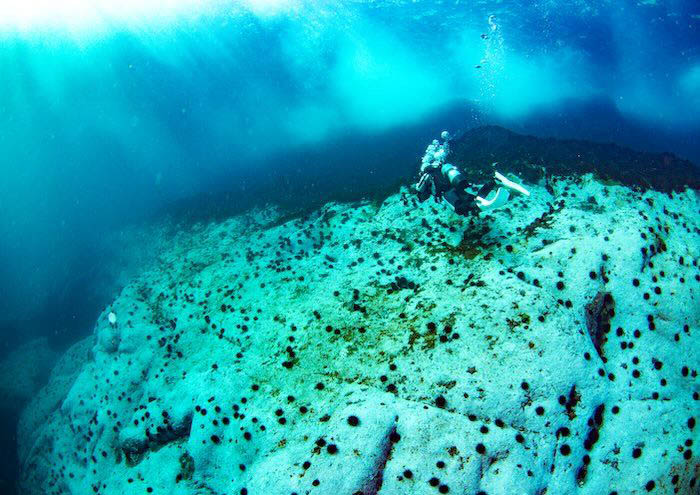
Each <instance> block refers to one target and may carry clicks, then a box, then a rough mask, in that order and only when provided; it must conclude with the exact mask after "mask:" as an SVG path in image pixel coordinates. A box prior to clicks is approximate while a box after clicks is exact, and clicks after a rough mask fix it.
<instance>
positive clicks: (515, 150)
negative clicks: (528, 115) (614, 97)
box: [448, 126, 700, 192]
mask: <svg viewBox="0 0 700 495" xmlns="http://www.w3.org/2000/svg"><path fill="white" fill-rule="evenodd" d="M448 160H449V161H450V162H451V163H454V164H455V165H457V166H459V167H460V168H462V170H464V171H465V172H466V173H467V174H468V175H469V176H470V178H471V179H472V180H475V181H477V180H483V179H484V178H485V177H486V176H488V175H490V174H492V173H493V167H491V164H492V163H494V162H499V163H500V164H501V165H500V166H499V167H498V169H499V171H500V172H503V173H508V172H512V173H515V174H517V175H519V176H520V177H521V178H523V179H524V180H525V181H528V182H536V181H538V180H539V179H540V178H542V177H543V176H544V174H545V173H546V174H547V176H553V175H554V176H576V175H582V174H586V173H593V174H595V175H596V176H597V177H598V178H600V179H602V180H604V181H612V182H618V183H621V184H624V185H626V186H630V187H635V188H638V189H642V190H646V189H655V190H658V191H663V192H671V191H682V190H683V189H684V188H685V187H686V186H688V187H690V188H693V189H700V170H699V169H698V168H697V167H696V166H694V165H693V164H692V163H691V162H689V161H688V160H683V159H681V158H678V157H677V156H675V155H673V154H672V153H647V152H639V151H634V150H631V149H629V148H624V147H622V146H618V145H616V144H612V143H595V142H590V141H579V140H561V139H554V138H538V137H534V136H525V135H522V134H516V133H515V132H512V131H509V130H507V129H504V128H503V127H498V126H484V127H477V128H475V129H470V130H468V131H466V132H464V133H463V134H461V135H460V136H458V137H457V138H455V139H454V140H453V141H452V143H451V153H450V157H449V159H448ZM545 170H546V172H545Z"/></svg>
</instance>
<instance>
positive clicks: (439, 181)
mask: <svg viewBox="0 0 700 495" xmlns="http://www.w3.org/2000/svg"><path fill="white" fill-rule="evenodd" d="M453 171H454V172H453ZM451 172H453V173H451ZM450 179H452V180H450ZM496 185H497V184H496V182H495V181H494V180H489V181H488V182H487V183H486V184H484V185H482V186H476V185H474V184H471V183H470V182H469V181H467V179H466V178H465V177H464V175H463V174H461V173H460V172H459V170H458V169H457V168H456V167H454V166H452V169H449V170H448V172H447V173H445V172H443V170H442V169H440V168H434V167H428V168H426V169H425V170H424V171H423V172H422V174H421V176H420V179H419V180H418V183H417V184H416V190H417V192H418V201H420V202H421V203H422V202H423V201H425V200H426V199H428V198H429V197H430V196H433V197H434V198H435V200H436V201H440V200H441V199H444V200H445V201H447V203H448V204H449V205H450V206H452V208H453V209H454V211H455V213H457V214H458V215H463V216H469V215H471V214H477V213H478V212H479V211H480V210H479V207H478V205H477V202H476V197H477V196H481V197H484V198H485V197H486V196H487V195H488V193H489V192H491V191H492V190H493V189H494V188H495V187H496ZM477 187H478V190H477Z"/></svg>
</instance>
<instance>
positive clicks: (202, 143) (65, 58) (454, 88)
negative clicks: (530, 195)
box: [0, 1, 700, 347]
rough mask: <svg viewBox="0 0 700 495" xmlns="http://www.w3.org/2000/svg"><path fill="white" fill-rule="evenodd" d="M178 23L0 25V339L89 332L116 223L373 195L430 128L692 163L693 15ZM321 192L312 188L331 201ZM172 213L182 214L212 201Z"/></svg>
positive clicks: (296, 16)
mask: <svg viewBox="0 0 700 495" xmlns="http://www.w3.org/2000/svg"><path fill="white" fill-rule="evenodd" d="M258 4H259V2H257V3H256V5H258ZM180 14H181V15H177V16H175V17H174V18H172V19H169V20H167V21H164V20H162V19H159V18H153V19H149V18H148V17H147V16H145V17H144V16H141V18H140V19H139V21H138V22H135V23H131V22H124V21H123V20H117V21H113V22H112V23H110V24H108V25H107V27H105V26H101V27H100V28H99V29H97V28H92V27H90V26H82V27H79V28H75V27H74V28H73V30H72V31H71V32H63V31H61V26H60V23H59V24H57V25H53V26H51V27H50V28H47V27H46V26H43V25H42V26H36V27H31V26H30V27H25V28H23V29H21V30H15V29H13V28H12V26H8V25H3V28H2V31H0V74H1V76H0V166H1V167H2V168H1V171H2V181H1V182H0V252H2V257H3V262H2V263H1V264H0V287H2V298H1V299H0V325H1V326H2V334H3V335H4V336H5V339H6V341H7V342H10V341H16V340H18V339H23V338H26V337H27V336H29V335H35V334H49V335H52V336H53V337H54V338H56V339H57V340H66V341H69V340H71V339H73V338H74V336H75V335H76V334H85V333H87V332H88V331H89V330H90V327H91V323H92V320H93V318H94V316H95V314H96V312H97V311H99V309H100V308H101V307H102V306H103V305H104V304H105V302H106V300H107V299H108V298H109V297H111V296H112V295H113V294H112V293H111V292H110V291H113V290H115V287H114V286H113V285H110V283H109V281H105V277H107V275H105V270H104V266H105V265H107V264H109V263H110V262H111V260H110V259H105V258H104V256H108V254H105V253H108V251H105V249H104V248H105V247H104V245H103V243H104V239H105V238H106V236H107V235H108V234H110V233H114V232H115V231H118V230H119V229H120V228H121V227H122V226H123V225H125V224H127V223H129V222H132V221H138V220H141V219H144V218H150V217H152V216H153V215H154V214H157V213H159V212H163V211H167V209H168V205H171V204H172V203H173V202H178V201H182V200H183V199H186V198H191V197H202V196H203V195H204V196H206V195H208V194H211V193H218V192H222V191H234V192H235V193H236V195H237V197H239V198H240V200H241V202H242V203H241V204H243V203H244V200H245V191H246V190H250V189H251V187H250V185H251V182H252V183H254V185H255V186H256V187H254V188H252V189H255V191H256V198H258V199H261V200H263V201H266V200H269V201H275V199H276V196H277V194H278V191H277V189H276V187H275V184H279V182H280V181H284V180H292V179H285V178H286V177H287V178H288V177H293V180H296V181H299V183H300V184H302V186H300V187H304V186H303V185H304V184H305V183H306V184H314V183H316V182H317V180H316V179H317V177H318V176H320V175H319V174H321V175H324V176H329V175H330V176H331V177H334V176H337V177H338V178H339V181H340V180H341V178H342V180H343V181H347V180H348V177H351V176H352V174H353V169H354V168H356V167H376V168H377V170H381V173H377V175H376V180H377V184H385V183H389V182H391V181H394V180H395V179H396V178H397V177H399V176H402V175H405V171H406V164H407V163H409V164H410V165H411V166H412V164H413V161H416V160H417V159H418V157H419V156H420V153H421V151H422V148H423V147H424V144H425V141H426V140H428V139H430V138H431V137H432V135H433V134H434V133H436V132H437V131H439V130H440V129H441V128H442V127H445V128H450V129H451V130H457V129H459V128H467V127H470V126H474V125H479V124H484V123H501V124H504V125H507V126H508V127H510V128H512V129H514V130H516V131H525V132H530V133H536V134H541V135H555V136H568V137H581V138H591V139H595V140H603V141H616V142H619V143H621V144H627V145H630V146H633V147H635V148H638V149H650V150H667V151H672V152H675V153H677V154H680V155H682V156H684V157H687V158H690V159H692V160H694V161H696V162H700V146H699V145H698V139H697V136H698V130H699V129H700V122H699V121H698V118H697V115H698V112H699V111H700V48H699V47H700V43H699V37H698V26H699V25H700V18H699V16H700V8H699V7H698V4H697V2H690V1H686V2H683V1H658V2H656V3H654V4H652V3H650V2H641V4H639V3H638V2H633V1H623V2H612V1H609V2H605V1H595V2H584V1H566V2H564V1H559V2H558V1H552V2H501V3H499V4H497V5H496V4H491V3H490V2H481V3H478V4H477V5H474V4H473V2H459V1H450V2H421V1H419V2H332V3H331V2H326V3H319V2H298V3H295V2H282V6H281V7H280V8H279V9H272V10H270V11H264V12H263V13H262V14H261V11H260V10H259V9H256V10H254V11H250V10H248V9H247V8H246V7H245V5H244V6H243V7H242V8H227V9H222V8H220V7H215V6H211V5H210V6H208V7H206V8H205V10H203V11H202V12H200V14H201V16H198V17H193V16H192V15H190V14H192V12H181V13H180ZM477 66H479V67H478V68H477ZM358 139H359V140H360V141H358ZM358 142H361V143H362V148H360V149H358V148H357V143H358ZM319 149H322V150H325V153H324V154H320V155H319V154H316V155H313V154H308V153H306V152H305V150H310V151H317V150H319ZM289 150H295V152H294V153H293V154H289V153H288V151H289ZM346 150H352V159H347V156H348V153H347V152H346ZM273 157H275V158H274V159H273ZM305 157H306V158H305ZM321 157H322V159H323V160H324V161H325V163H323V164H319V163H309V161H310V160H312V159H314V160H318V159H321ZM262 164H264V166H263V165H262ZM347 183H349V184H352V188H355V190H354V192H355V193H358V194H361V193H362V191H358V190H357V188H359V187H360V186H358V185H356V184H353V183H352V181H351V180H350V181H349V182H347ZM325 184H328V180H326V181H325ZM337 186H338V188H333V187H329V188H328V189H327V190H326V191H316V194H317V195H320V196H323V194H324V193H325V194H326V196H327V197H333V194H334V193H335V192H336V189H343V188H345V189H347V188H348V187H349V186H347V185H346V184H343V183H340V182H339V183H338V184H337ZM261 190H262V191H263V194H260V191H261ZM187 204H189V205H190V206H189V207H190V208H197V206H193V205H200V206H199V207H201V208H203V210H202V211H198V212H195V213H197V215H196V216H199V217H206V215H207V211H206V210H204V208H209V207H211V205H209V204H208V203H207V202H206V201H205V202H201V203H197V202H190V203H187ZM205 205H206V206H205ZM190 213H192V212H190ZM66 335H67V336H66ZM11 345H12V344H9V343H6V344H5V346H6V347H7V346H11Z"/></svg>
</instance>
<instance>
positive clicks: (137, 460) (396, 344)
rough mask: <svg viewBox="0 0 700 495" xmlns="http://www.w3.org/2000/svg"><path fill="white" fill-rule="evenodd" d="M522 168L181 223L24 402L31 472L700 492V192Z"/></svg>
mask: <svg viewBox="0 0 700 495" xmlns="http://www.w3.org/2000/svg"><path fill="white" fill-rule="evenodd" d="M528 187H529V189H530V191H531V193H532V194H531V197H530V198H529V199H528V200H527V201H525V200H524V199H522V198H519V199H517V200H515V201H514V202H511V203H510V204H509V205H508V207H507V208H504V209H502V210H499V211H496V212H495V213H493V214H489V215H482V216H481V217H480V218H475V219H471V220H467V219H464V218H461V217H457V216H456V215H454V214H453V213H452V212H450V211H448V210H447V209H443V208H442V207H440V206H439V205H436V204H435V203H433V202H431V201H427V202H425V203H423V204H419V203H417V202H416V200H415V197H414V196H413V195H412V194H410V192H409V191H408V190H406V189H402V190H401V191H400V192H398V193H396V194H394V195H392V196H390V197H388V198H387V199H386V200H385V201H384V202H383V203H381V204H378V203H369V202H361V203H354V204H337V203H330V204H327V205H325V206H323V207H321V208H319V209H318V210H317V211H314V212H312V213H310V214H307V215H305V216H302V217H298V218H294V219H289V218H288V217H284V216H283V214H282V213H281V212H279V211H278V210H276V209H274V208H268V209H260V210H254V211H250V212H248V213H246V214H244V215H241V216H238V217H235V218H232V219H230V220H228V221H224V222H221V223H212V224H209V225H199V226H197V227H195V228H192V229H191V231H189V232H184V233H181V234H180V235H179V236H178V237H177V242H174V243H173V244H172V245H171V246H170V247H169V248H168V249H166V250H165V251H164V252H162V253H161V254H160V257H159V264H158V266H157V267H155V268H154V269H152V270H150V271H148V272H147V273H144V274H143V275H142V276H140V277H139V278H138V279H136V280H134V281H133V282H132V283H131V284H130V285H128V286H127V287H126V288H125V289H124V290H123V292H122V293H121V295H120V296H119V297H118V298H117V299H116V300H115V301H114V302H113V303H112V304H111V305H110V306H109V307H108V308H106V309H105V311H104V313H103V314H102V316H101V317H100V319H99V320H98V322H97V325H96V327H95V334H94V336H93V337H91V338H90V339H88V340H86V341H84V342H81V343H79V344H77V345H76V348H75V349H74V350H73V351H71V352H73V354H72V359H73V360H76V359H80V360H81V362H82V364H81V365H80V366H79V367H77V368H76V367H75V365H74V364H73V365H72V366H74V369H73V370H66V369H65V368H63V366H64V365H62V364H59V365H58V366H57V367H56V369H55V370H54V372H53V375H52V379H51V382H50V383H49V385H48V387H47V389H46V391H45V392H43V395H42V396H41V397H43V399H40V398H38V399H35V400H34V402H33V403H32V405H31V406H30V407H28V408H27V409H26V410H25V412H24V414H23V417H22V420H21V424H20V429H19V444H20V458H21V462H22V463H23V467H24V469H23V472H24V479H23V488H24V492H25V493H27V494H38V493H45V494H86V493H99V494H123V493H129V494H131V493H154V494H158V493H161V494H185V493H188V494H189V493H207V494H227V495H233V494H246V493H247V494H251V495H253V494H266V495H267V494H285V495H290V494H295V493H296V494H307V493H313V494H324V493H328V494H330V493H332V494H359V493H362V494H365V495H369V494H375V493H381V494H405V493H413V494H421V493H423V494H434V493H460V494H462V493H466V494H489V495H494V494H512V493H519V494H520V493H522V494H540V495H541V494H544V493H547V494H568V493H579V494H582V495H583V494H595V495H600V494H612V493H618V494H637V493H655V494H671V493H694V490H697V489H698V484H697V477H698V475H699V473H700V464H699V463H698V457H697V454H696V453H695V451H696V449H697V447H696V444H697V441H698V433H697V432H698V430H697V428H696V425H695V422H696V419H697V417H698V410H699V409H698V407H699V404H700V402H698V399H699V397H698V393H699V391H700V383H699V382H698V378H697V370H698V367H700V363H699V362H698V359H699V358H698V355H699V354H698V343H697V339H696V338H694V335H693V334H694V332H695V331H697V328H698V323H699V321H700V304H698V301H697V293H698V287H699V283H700V270H699V269H698V266H697V264H698V255H699V253H698V247H699V246H700V244H699V243H698V232H699V228H700V225H698V218H700V217H699V215H698V211H699V207H700V205H699V203H698V198H697V193H696V191H694V190H693V189H686V190H683V191H680V192H668V193H662V192H657V191H653V190H647V191H643V192H642V191H639V190H633V189H632V188H630V187H627V186H623V185H619V184H618V185H615V184H610V183H606V184H604V183H602V182H600V181H599V180H597V179H595V178H594V177H593V176H591V175H584V176H580V177H552V178H550V179H549V180H548V181H547V182H545V181H540V183H539V184H532V183H531V184H528ZM110 314H113V315H114V317H113V318H112V320H113V321H112V322H110V321H109V319H110V317H109V315H110ZM64 363H65V360H64Z"/></svg>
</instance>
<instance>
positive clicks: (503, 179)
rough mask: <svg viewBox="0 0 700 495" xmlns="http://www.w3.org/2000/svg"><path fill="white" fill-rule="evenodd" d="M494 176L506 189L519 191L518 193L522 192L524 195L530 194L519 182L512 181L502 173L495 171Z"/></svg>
mask: <svg viewBox="0 0 700 495" xmlns="http://www.w3.org/2000/svg"><path fill="white" fill-rule="evenodd" d="M495 177H496V180H497V181H499V182H500V183H501V184H503V185H504V186H505V187H507V188H508V189H510V190H512V191H516V192H519V193H520V194H524V195H525V196H530V191H528V190H527V189H525V188H524V187H523V186H521V185H520V184H518V183H516V182H513V181H512V180H510V179H509V178H508V177H506V176H505V175H503V174H502V173H500V172H496V174H495Z"/></svg>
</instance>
